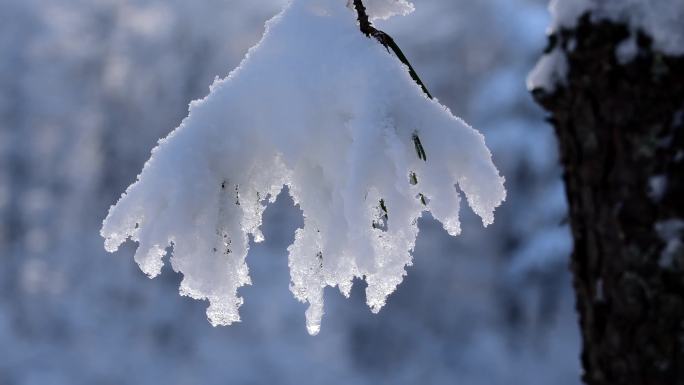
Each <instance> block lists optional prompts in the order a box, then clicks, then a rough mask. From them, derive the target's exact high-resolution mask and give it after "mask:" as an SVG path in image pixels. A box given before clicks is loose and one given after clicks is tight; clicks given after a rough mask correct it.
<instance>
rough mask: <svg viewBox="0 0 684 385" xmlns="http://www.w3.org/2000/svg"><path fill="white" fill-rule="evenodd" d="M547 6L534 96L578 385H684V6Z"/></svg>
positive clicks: (532, 80) (678, 3)
mask: <svg viewBox="0 0 684 385" xmlns="http://www.w3.org/2000/svg"><path fill="white" fill-rule="evenodd" d="M552 6H553V8H552V10H553V11H554V12H555V16H556V25H555V26H554V30H553V33H552V35H551V39H550V45H549V47H548V49H547V56H546V58H545V59H542V60H541V61H540V62H539V64H538V66H537V68H536V69H535V71H534V72H533V74H532V76H531V77H530V85H531V86H532V88H533V90H532V91H533V94H534V95H535V98H536V99H537V101H538V102H539V103H540V104H541V105H542V106H544V108H545V109H547V110H548V111H549V112H550V113H551V117H550V121H551V122H552V123H553V124H554V126H555V129H556V133H557V134H558V138H559V142H560V150H561V157H562V163H563V166H564V168H565V174H564V179H565V183H566V190H567V195H568V202H569V206H570V221H571V224H572V230H573V237H574V241H575V249H574V252H573V256H572V264H571V267H572V272H573V277H574V287H575V291H576V296H577V309H578V312H579V315H580V326H581V332H582V341H583V352H582V364H583V367H584V376H583V380H584V381H585V382H586V383H587V384H591V385H627V384H650V385H660V384H662V385H665V384H684V355H682V353H683V349H684V324H683V320H684V298H683V297H682V293H684V280H683V277H684V247H683V246H684V220H683V218H684V200H683V199H682V197H684V183H683V182H684V135H683V134H684V56H683V55H684V27H683V24H682V20H683V18H684V2H681V1H672V2H668V1H664V2H657V1H622V0H619V1H618V0H615V1H603V2H592V1H586V0H583V1H578V0H572V1H569V0H568V1H561V0H557V1H554V2H552ZM549 55H552V56H553V57H555V59H553V60H550V59H549V58H550V57H551V56H549Z"/></svg>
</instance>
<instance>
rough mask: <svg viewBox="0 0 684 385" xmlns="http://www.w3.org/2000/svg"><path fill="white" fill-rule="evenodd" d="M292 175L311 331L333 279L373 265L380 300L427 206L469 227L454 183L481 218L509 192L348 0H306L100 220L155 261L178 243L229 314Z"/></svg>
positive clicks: (195, 286)
mask: <svg viewBox="0 0 684 385" xmlns="http://www.w3.org/2000/svg"><path fill="white" fill-rule="evenodd" d="M379 3H383V2H382V1H381V2H379ZM384 3H387V4H390V3H392V2H388V1H385V2H384ZM395 3H396V4H399V5H401V4H404V3H405V2H395ZM371 4H372V3H371ZM406 4H408V3H406ZM388 10H390V8H386V9H384V11H388ZM399 10H401V7H400V8H399ZM371 16H373V14H371ZM375 16H376V17H377V16H378V15H377V14H376V15H375ZM385 16H387V15H386V14H385ZM283 186H288V187H289V192H290V194H291V195H292V198H293V199H294V201H295V203H296V204H298V205H299V207H300V208H301V210H302V212H303V216H304V227H303V228H301V229H299V230H297V232H296V237H295V241H294V243H293V244H292V245H291V246H290V247H289V249H288V250H289V266H290V272H291V287H290V289H291V291H292V293H293V294H294V296H295V297H296V298H297V299H298V300H300V301H303V302H308V303H309V308H308V310H307V311H306V318H307V329H308V331H309V333H311V334H316V333H318V331H319V329H320V321H321V317H322V316H323V289H324V288H325V287H326V286H337V287H338V288H339V290H340V291H341V292H342V294H344V295H345V296H349V293H350V291H351V287H352V280H353V279H354V278H355V277H360V278H365V280H366V282H367V283H368V287H367V289H366V297H367V303H368V305H369V306H370V308H371V309H372V310H373V311H374V312H377V311H379V310H380V308H381V307H382V306H383V305H384V304H385V300H386V298H387V296H388V295H389V294H390V293H392V292H393V291H394V290H395V288H396V287H397V285H398V284H399V283H400V282H401V281H402V279H403V276H404V275H405V273H406V271H405V267H406V266H408V265H410V264H411V251H412V250H413V247H414V244H415V240H416V236H417V234H418V228H417V224H416V223H417V220H418V218H419V217H420V216H421V214H422V213H423V212H425V211H429V212H431V213H432V215H433V216H434V217H435V218H436V219H437V220H439V221H441V222H442V223H443V225H444V228H445V229H446V230H447V231H448V232H449V233H450V234H452V235H457V234H458V233H459V231H460V225H459V202H460V194H459V191H458V190H457V186H458V188H459V189H460V190H461V191H463V192H464V193H465V196H466V198H467V200H468V203H469V204H470V207H471V208H472V209H473V210H474V211H475V213H477V214H478V215H479V216H480V217H481V218H482V221H483V224H484V225H485V226H486V225H488V224H490V223H492V221H493V211H494V209H495V208H496V207H497V206H498V205H499V204H500V203H501V202H502V201H503V199H504V198H505V190H504V187H503V178H502V177H501V176H499V173H498V171H497V170H496V168H495V167H494V165H493V163H492V160H491V154H490V152H489V150H488V149H487V147H486V146H485V143H484V138H483V136H482V135H481V134H479V133H478V132H477V131H475V130H474V129H472V128H471V127H469V126H468V125H466V124H465V123H464V122H463V121H461V120H460V119H459V118H457V117H455V116H453V115H452V114H451V113H450V112H449V110H448V109H447V108H446V107H444V106H442V105H440V104H439V103H438V102H437V101H434V100H430V99H428V98H427V97H426V95H424V94H423V92H422V90H421V88H420V87H419V86H418V85H416V84H415V83H414V81H413V79H412V78H411V77H410V76H409V74H408V72H407V69H406V67H405V66H403V65H402V64H401V63H400V62H399V61H398V60H397V59H396V58H394V57H392V56H391V55H390V54H388V52H387V50H386V49H385V48H383V47H382V45H380V44H378V43H377V42H376V41H374V40H373V39H369V38H367V37H365V36H364V35H363V34H361V33H360V32H359V28H358V25H357V24H356V19H355V14H354V12H352V11H351V10H350V9H349V8H347V7H345V3H344V1H342V0H294V1H292V2H291V4H290V5H289V6H288V7H287V8H286V9H285V10H284V11H283V12H282V13H281V14H279V15H277V16H276V17H274V18H273V19H272V20H270V21H269V22H268V23H267V29H266V33H265V34H264V37H263V38H262V40H261V42H260V43H259V44H258V45H257V46H255V47H254V48H252V49H251V50H250V51H249V53H248V54H247V56H246V58H245V59H244V60H243V62H242V63H241V64H240V66H239V67H238V68H237V69H235V70H234V71H232V72H231V73H230V74H229V75H228V77H227V78H225V79H222V80H216V81H215V82H214V84H213V85H212V86H211V88H210V94H209V95H208V96H207V97H206V98H204V99H203V100H199V101H194V102H192V103H191V105H190V113H189V115H188V117H187V118H186V119H185V120H184V121H183V122H182V123H181V125H180V126H179V127H178V128H177V129H176V130H174V131H173V132H172V133H171V134H170V135H169V136H168V137H166V138H165V139H162V140H160V142H159V145H158V146H157V147H156V148H155V149H154V150H153V151H152V156H151V158H150V159H149V161H148V162H147V163H146V164H145V167H144V168H143V171H142V173H141V174H140V175H139V176H138V181H137V182H136V183H134V184H132V185H131V186H130V187H129V188H128V189H127V190H126V193H125V194H123V196H122V197H121V199H120V200H119V202H118V203H117V204H116V205H115V206H112V208H111V209H110V211H109V215H108V216H107V218H106V219H105V221H104V224H103V227H102V231H101V234H102V236H103V237H104V238H105V239H106V242H105V246H106V249H107V250H108V251H112V252H113V251H115V250H117V248H118V247H119V245H121V244H122V243H123V242H124V241H125V240H126V239H128V238H131V239H132V240H134V241H137V242H138V243H139V246H138V250H137V252H136V254H135V260H136V262H137V263H138V264H139V266H140V268H141V269H142V271H143V272H145V273H146V274H147V275H149V276H150V277H154V276H156V275H158V274H159V273H160V271H161V268H162V264H163V262H162V258H163V256H164V255H165V254H166V248H167V247H168V246H173V256H172V257H171V266H172V267H173V269H174V270H175V271H177V272H181V273H182V274H183V280H182V282H181V287H180V292H181V294H182V295H187V296H190V297H193V298H197V299H208V300H209V308H208V309H207V315H208V318H209V320H210V322H211V323H212V324H213V325H228V324H230V323H232V322H236V321H239V320H240V317H239V314H238V308H239V306H240V305H241V304H242V298H241V297H239V296H238V294H237V290H238V288H239V287H241V286H243V285H246V284H249V283H250V278H249V274H248V268H247V265H246V264H245V257H246V255H247V252H248V248H249V236H252V237H253V240H254V241H255V242H259V241H261V240H262V239H263V236H262V235H261V233H260V231H259V227H260V225H261V218H262V213H263V211H264V209H265V207H266V204H267V203H268V202H273V201H274V200H275V198H276V196H277V195H278V193H279V192H280V191H281V189H282V188H283Z"/></svg>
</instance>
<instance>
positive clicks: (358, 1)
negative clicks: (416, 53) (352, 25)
mask: <svg viewBox="0 0 684 385" xmlns="http://www.w3.org/2000/svg"><path fill="white" fill-rule="evenodd" d="M354 8H355V9H356V14H357V17H358V21H359V29H360V30H361V33H363V34H364V35H366V36H368V37H374V38H375V40H377V41H378V42H379V43H380V44H382V45H383V47H385V48H386V49H387V50H388V51H389V50H390V49H391V50H392V52H394V55H395V56H396V57H397V59H399V61H401V62H402V63H404V65H405V66H406V67H408V70H409V75H411V78H412V79H413V80H414V81H415V82H416V83H417V84H418V85H419V86H420V88H421V89H422V90H423V92H424V93H425V95H427V97H428V98H430V99H432V94H430V91H428V89H427V87H426V86H425V83H423V81H422V80H420V77H419V76H418V73H417V72H416V70H414V69H413V66H412V65H411V63H410V62H409V61H408V59H407V58H406V55H404V53H403V52H402V51H401V48H399V46H398V45H397V43H395V42H394V39H392V37H391V36H390V35H388V34H386V33H385V32H383V31H380V30H379V29H377V28H375V27H373V25H372V24H371V22H370V20H369V19H368V14H367V13H366V7H365V6H364V5H363V1H362V0H354Z"/></svg>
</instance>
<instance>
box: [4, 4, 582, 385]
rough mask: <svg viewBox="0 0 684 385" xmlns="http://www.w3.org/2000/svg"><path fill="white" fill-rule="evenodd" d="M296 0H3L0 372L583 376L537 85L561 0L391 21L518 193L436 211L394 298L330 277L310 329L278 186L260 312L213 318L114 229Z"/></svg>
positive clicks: (255, 261) (391, 379) (244, 380)
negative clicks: (483, 217) (107, 236)
mask: <svg viewBox="0 0 684 385" xmlns="http://www.w3.org/2000/svg"><path fill="white" fill-rule="evenodd" d="M283 3H284V0H260V1H258V2H257V1H247V0H231V1H228V0H195V1H188V0H97V1H86V0H60V1H54V2H45V1H40V0H0V288H1V289H0V384H2V385H23V384H41V385H50V384H148V383H149V384H159V383H165V384H226V383H228V384H317V383H325V384H342V383H345V384H348V383H353V384H376V383H391V384H416V383H426V384H445V383H450V384H451V383H454V384H473V385H478V384H482V385H484V384H487V385H492V384H528V385H534V384H550V383H553V384H560V385H564V384H576V383H578V382H579V360H578V354H579V353H578V352H579V337H578V332H577V325H576V321H577V320H576V316H575V312H574V309H573V306H574V305H573V304H574V300H573V296H572V292H571V290H570V277H569V273H568V271H567V258H568V255H569V253H570V249H571V240H570V236H569V233H568V229H567V225H566V224H565V220H566V218H565V216H566V214H565V211H566V203H565V197H564V192H563V186H562V182H561V179H560V168H559V167H558V165H557V153H556V142H555V138H554V134H553V131H552V129H551V128H550V127H548V126H547V124H546V123H544V121H543V114H542V112H541V111H540V110H539V109H538V108H537V107H536V106H535V105H534V103H533V102H532V98H531V97H530V96H529V94H528V92H527V90H526V88H525V77H526V75H527V73H528V72H529V70H530V69H531V68H532V67H533V66H534V63H535V61H536V59H537V58H538V55H539V54H540V52H541V50H542V48H543V46H544V44H545V28H546V26H547V24H548V21H549V20H548V18H549V17H548V13H547V11H546V2H545V1H542V0H515V1H513V0H478V1H468V0H457V1H455V0H416V1H415V2H414V4H415V6H416V11H415V12H414V13H413V14H411V15H409V16H407V17H395V18H392V19H389V20H387V21H383V22H378V23H377V24H378V27H380V28H381V29H384V30H385V31H386V32H388V33H390V34H391V35H392V36H393V37H394V38H395V40H396V41H397V42H398V44H399V45H400V46H401V47H402V49H403V50H404V52H405V53H406V55H407V56H408V57H409V59H410V60H411V62H412V64H413V65H414V67H415V68H416V70H417V71H418V73H419V74H420V75H421V77H422V79H423V81H424V82H425V83H426V84H427V85H428V87H429V88H430V90H431V92H432V93H433V94H434V95H435V96H436V97H437V98H439V100H440V101H441V102H442V103H444V104H446V105H447V106H449V107H450V108H451V110H452V111H453V112H454V113H455V114H456V115H459V116H461V117H463V118H464V119H465V120H466V121H468V122H469V123H470V124H472V125H473V126H474V127H476V128H478V129H479V130H480V131H481V132H483V134H484V135H485V136H486V139H487V144H488V146H489V147H490V148H491V150H492V153H493V154H494V161H495V163H496V164H497V166H498V167H499V168H500V170H501V172H502V174H503V175H504V176H505V177H506V182H507V185H506V187H507V189H508V199H507V202H505V203H504V205H503V206H502V207H501V208H500V209H499V210H498V212H497V218H496V221H495V223H494V225H493V226H491V227H489V228H487V229H484V230H483V229H481V225H480V221H479V219H477V218H476V217H475V216H474V215H473V214H472V213H471V212H470V211H469V210H468V209H464V210H463V214H464V217H463V222H464V223H463V233H462V234H461V235H460V236H459V237H458V238H452V237H449V236H448V234H446V232H445V231H444V230H443V229H442V227H441V225H439V224H438V223H437V222H435V221H434V220H432V219H431V218H423V219H422V220H421V222H420V228H421V233H420V236H419V238H418V242H417V246H416V250H415V253H414V266H412V267H410V268H409V269H408V272H409V274H408V276H407V277H406V278H405V281H404V282H403V283H402V284H401V285H400V286H399V288H398V290H397V292H396V293H394V294H393V295H392V296H390V298H389V299H388V303H387V305H386V307H385V308H383V309H382V311H381V312H380V314H378V315H373V314H371V313H370V310H368V308H367V307H366V305H365V303H364V302H365V299H364V295H363V287H362V285H360V284H356V285H355V287H354V289H353V291H352V299H351V300H345V299H344V298H343V297H342V296H341V295H340V294H339V293H338V292H337V291H336V290H327V291H326V297H327V298H326V300H327V309H326V316H325V321H324V322H325V325H326V326H325V328H323V330H322V332H321V334H320V335H319V336H317V337H310V336H309V335H308V334H307V333H306V329H305V327H304V316H303V311H304V309H305V305H303V304H300V303H298V302H297V301H296V300H295V299H293V298H292V296H291V294H290V292H289V290H288V283H289V273H288V267H287V258H286V250H285V248H286V247H287V245H289V244H290V243H291V242H292V239H293V234H294V230H295V229H296V228H297V227H299V226H301V214H300V212H299V210H297V209H296V208H295V207H294V206H293V205H292V202H291V200H290V199H289V198H288V197H287V196H286V195H285V194H281V196H280V198H279V199H278V201H277V202H276V204H275V205H274V206H272V207H270V208H269V209H267V211H266V214H265V221H264V223H265V224H264V226H263V231H264V234H265V236H266V241H265V242H264V243H261V244H258V245H253V246H252V249H251V251H250V254H249V255H248V257H247V258H248V262H249V265H250V268H251V275H252V280H253V284H252V286H249V287H246V288H244V289H241V290H240V293H241V295H242V296H243V297H244V298H245V304H244V305H243V306H242V308H241V314H242V319H243V322H242V323H240V324H237V325H234V326H231V327H220V328H212V327H211V326H210V325H209V323H208V322H207V320H206V317H205V312H204V310H205V307H206V304H205V303H202V302H198V301H194V300H191V299H188V298H184V297H180V296H179V295H178V291H177V287H178V282H179V280H180V278H179V276H178V275H177V274H175V273H173V271H171V269H170V268H169V267H168V266H167V267H165V268H164V271H163V274H162V277H161V278H160V279H157V280H154V281H151V280H149V279H147V278H146V277H145V276H144V274H143V273H142V272H140V271H139V269H138V267H137V266H136V265H135V263H134V261H133V259H132V258H131V255H132V252H133V245H132V244H130V243H129V244H128V245H127V247H123V248H122V249H121V250H120V251H119V252H118V253H117V254H116V255H109V254H107V253H106V252H105V251H104V249H103V247H102V239H101V238H100V236H99V229H100V225H101V222H102V219H103V218H104V215H105V214H106V212H107V208H108V207H109V205H111V204H113V203H114V202H115V201H116V199H117V198H118V196H119V193H120V192H121V191H123V190H124V189H125V187H126V186H128V185H129V184H130V183H131V182H133V181H134V180H135V176H136V173H137V172H138V171H139V170H140V168H141V166H142V164H143V162H144V161H145V160H146V159H147V158H148V156H149V151H150V150H151V149H152V147H154V145H155V143H156V141H157V140H158V139H159V138H160V137H163V136H165V135H166V134H167V133H168V132H169V131H170V130H171V129H173V128H174V127H176V126H177V125H178V123H179V122H180V120H181V119H182V118H183V117H184V116H185V115H186V113H187V105H188V103H189V102H190V101H191V100H193V99H197V98H200V97H203V96H204V95H206V93H207V92H208V86H209V84H210V83H211V82H212V80H213V79H214V77H215V76H220V77H223V76H225V75H227V73H228V72H229V71H230V70H231V69H232V68H234V67H235V66H236V65H237V64H238V63H239V61H240V59H241V58H242V56H243V55H244V53H245V52H246V50H247V49H248V48H249V47H250V46H251V45H253V44H254V43H256V41H257V40H258V38H259V37H260V35H261V33H262V32H263V23H264V22H265V21H266V20H267V19H268V18H270V17H271V16H273V15H274V14H275V13H276V12H278V10H279V9H280V8H281V7H282V5H283Z"/></svg>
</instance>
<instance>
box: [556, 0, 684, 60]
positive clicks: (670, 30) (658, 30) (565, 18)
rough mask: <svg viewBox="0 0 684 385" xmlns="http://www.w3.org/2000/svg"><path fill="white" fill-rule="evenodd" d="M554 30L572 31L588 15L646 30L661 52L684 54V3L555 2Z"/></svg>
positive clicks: (659, 0)
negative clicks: (585, 14)
mask: <svg viewBox="0 0 684 385" xmlns="http://www.w3.org/2000/svg"><path fill="white" fill-rule="evenodd" d="M549 10H550V12H551V16H552V24H551V31H555V30H556V29H558V28H559V27H566V28H572V27H573V26H575V24H576V23H577V20H578V18H579V17H580V16H582V14H584V13H585V12H588V11H589V12H591V13H592V17H593V18H594V20H602V19H606V20H612V21H616V22H623V23H626V24H627V25H628V26H630V27H631V28H632V29H633V32H634V31H636V30H642V31H644V32H645V33H647V34H648V35H649V36H651V37H652V38H653V42H654V45H655V47H656V48H657V49H659V50H661V51H662V52H664V53H667V54H671V55H684V27H683V25H684V1H681V0H676V1H663V0H551V2H550V5H549Z"/></svg>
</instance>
